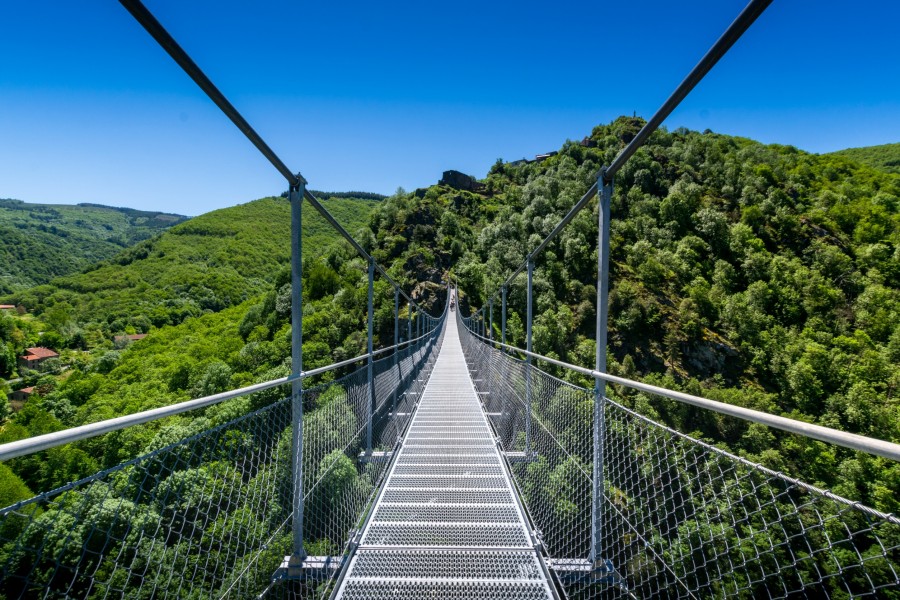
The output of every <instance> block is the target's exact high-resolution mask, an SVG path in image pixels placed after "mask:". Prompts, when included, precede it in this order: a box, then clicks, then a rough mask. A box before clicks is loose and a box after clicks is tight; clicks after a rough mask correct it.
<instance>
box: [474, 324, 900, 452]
mask: <svg viewBox="0 0 900 600" xmlns="http://www.w3.org/2000/svg"><path fill="white" fill-rule="evenodd" d="M465 327H466V329H467V330H468V332H469V334H470V335H473V336H475V337H476V338H478V339H480V340H482V341H484V342H486V343H488V344H494V345H496V346H499V347H501V348H505V349H507V350H511V351H514V352H520V353H522V354H524V355H525V356H530V357H531V358H534V359H537V360H542V361H545V362H548V363H550V364H552V365H556V366H558V367H563V368H565V369H569V370H572V371H575V372H576V373H581V374H582V375H587V376H588V377H591V378H592V379H595V380H597V379H600V380H603V381H606V382H609V383H615V384H618V385H622V386H625V387H628V388H631V389H634V390H638V391H641V392H648V393H650V394H655V395H657V396H662V397H664V398H669V399H671V400H675V401H678V402H682V403H684V404H690V405H692V406H696V407H698V408H703V409H706V410H711V411H714V412H717V413H721V414H723V415H728V416H730V417H735V418H737V419H741V420H742V421H750V422H752V423H759V424H761V425H766V426H768V427H773V428H775V429H780V430H782V431H787V432H789V433H796V434H798V435H802V436H804V437H808V438H813V439H816V440H819V441H821V442H828V443H830V444H834V445H836V446H843V447H844V448H850V449H851V450H859V451H860V452H865V453H867V454H874V455H876V456H882V457H884V458H889V459H891V460H896V461H900V444H895V443H893V442H888V441H885V440H879V439H877V438H870V437H866V436H864V435H858V434H855V433H848V432H846V431H839V430H837V429H831V428H830V427H824V426H822V425H814V424H812V423H804V422H803V421H797V420H795V419H789V418H787V417H779V416H777V415H771V414H769V413H765V412H762V411H758V410H753V409H751V408H743V407H740V406H734V405H733V404H726V403H724V402H718V401H716V400H709V399H708V398H701V397H699V396H693V395H691V394H686V393H684V392H676V391H674V390H670V389H667V388H662V387H658V386H655V385H650V384H648V383H642V382H640V381H634V380H631V379H626V378H624V377H617V376H615V375H610V374H609V373H601V372H599V371H595V370H593V369H586V368H584V367H579V366H577V365H572V364H569V363H566V362H563V361H561V360H557V359H555V358H550V357H548V356H544V355H542V354H538V353H536V352H529V351H527V350H523V349H522V348H518V347H516V346H511V345H509V344H504V343H501V342H498V341H496V340H491V339H489V338H487V337H485V336H483V335H479V334H478V333H475V332H474V331H472V329H471V328H470V327H469V326H468V325H466V326H465Z"/></svg>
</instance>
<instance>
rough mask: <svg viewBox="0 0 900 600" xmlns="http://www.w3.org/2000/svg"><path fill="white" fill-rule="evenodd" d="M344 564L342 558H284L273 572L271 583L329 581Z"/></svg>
mask: <svg viewBox="0 0 900 600" xmlns="http://www.w3.org/2000/svg"><path fill="white" fill-rule="evenodd" d="M343 564H344V557H343V556H307V557H306V558H304V559H300V558H298V557H295V556H285V557H284V560H283V561H282V562H281V566H280V567H278V568H277V569H276V570H275V574H274V575H273V576H272V580H273V581H280V580H292V581H306V580H309V579H312V580H317V581H318V580H322V579H329V578H331V577H334V576H335V575H337V574H338V572H339V571H340V570H341V567H342V566H343Z"/></svg>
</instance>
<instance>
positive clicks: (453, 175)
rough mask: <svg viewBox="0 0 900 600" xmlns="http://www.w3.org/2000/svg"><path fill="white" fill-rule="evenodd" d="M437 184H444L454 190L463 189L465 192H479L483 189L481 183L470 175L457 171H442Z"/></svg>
mask: <svg viewBox="0 0 900 600" xmlns="http://www.w3.org/2000/svg"><path fill="white" fill-rule="evenodd" d="M438 184H439V185H446V186H449V187H452V188H453V189H456V190H465V191H467V192H481V191H483V190H484V184H483V183H479V182H478V181H476V180H475V178H474V177H472V176H471V175H466V174H465V173H460V172H459V171H444V176H443V177H441V180H440V181H439V182H438Z"/></svg>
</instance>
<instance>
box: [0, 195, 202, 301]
mask: <svg viewBox="0 0 900 600" xmlns="http://www.w3.org/2000/svg"><path fill="white" fill-rule="evenodd" d="M186 219H187V217H183V216H181V215H172V214H167V213H160V212H150V211H142V210H135V209H131V208H115V207H111V206H102V205H99V204H78V205H68V204H30V203H25V202H22V201H20V200H8V199H7V200H0V265H2V266H0V294H7V293H10V292H12V291H14V290H20V289H24V288H27V287H31V286H35V285H38V284H41V283H47V282H48V281H50V280H51V279H53V278H54V277H59V276H61V275H68V274H70V273H77V272H78V271H81V270H82V269H84V268H85V267H87V266H89V265H91V264H93V263H96V262H97V261H101V260H106V259H108V258H110V257H112V256H114V255H116V254H118V253H119V252H121V251H122V250H123V249H124V248H127V247H129V246H132V245H134V244H136V243H137V242H139V241H141V240H145V239H147V238H149V237H151V236H153V235H156V234H158V233H159V232H161V231H164V230H166V229H168V228H169V227H171V226H173V225H176V224H178V223H181V222H182V221H184V220H186Z"/></svg>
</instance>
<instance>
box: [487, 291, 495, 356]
mask: <svg viewBox="0 0 900 600" xmlns="http://www.w3.org/2000/svg"><path fill="white" fill-rule="evenodd" d="M487 337H488V339H489V340H491V349H493V348H494V298H493V297H491V299H490V301H488V334H487Z"/></svg>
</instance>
